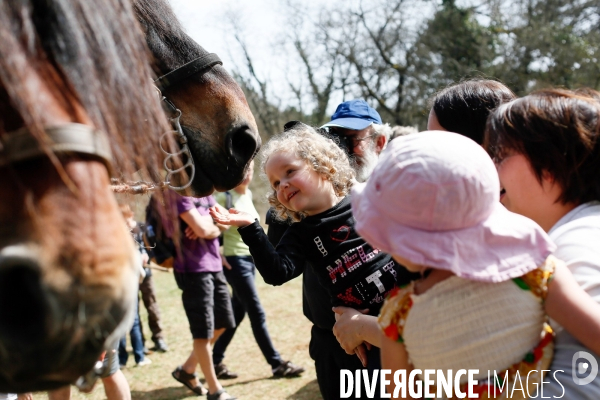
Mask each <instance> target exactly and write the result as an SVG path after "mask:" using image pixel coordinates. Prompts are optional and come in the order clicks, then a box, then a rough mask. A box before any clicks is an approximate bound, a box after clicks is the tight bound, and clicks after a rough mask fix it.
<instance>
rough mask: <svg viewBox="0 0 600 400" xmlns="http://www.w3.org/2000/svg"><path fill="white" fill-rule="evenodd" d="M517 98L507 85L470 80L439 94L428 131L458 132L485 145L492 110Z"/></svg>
mask: <svg viewBox="0 0 600 400" xmlns="http://www.w3.org/2000/svg"><path fill="white" fill-rule="evenodd" d="M516 98H517V96H515V94H514V93H513V92H512V91H511V90H510V89H509V88H508V87H506V86H505V85H504V84H502V83H500V82H498V81H494V80H490V79H470V80H466V81H463V82H459V83H456V84H454V85H452V86H449V87H447V88H445V89H443V90H441V91H440V92H438V93H437V94H436V95H435V97H434V98H433V99H432V101H431V111H430V112H429V119H428V120H427V130H443V131H450V132H455V133H459V134H461V135H463V136H466V137H468V138H470V139H473V140H474V141H475V142H477V143H479V144H482V143H483V132H484V131H485V123H486V121H487V117H488V115H489V114H490V112H491V111H493V110H495V109H496V108H497V107H498V106H499V105H500V104H502V103H506V102H509V101H511V100H514V99H516Z"/></svg>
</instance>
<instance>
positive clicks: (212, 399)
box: [206, 389, 237, 400]
mask: <svg viewBox="0 0 600 400" xmlns="http://www.w3.org/2000/svg"><path fill="white" fill-rule="evenodd" d="M224 394H225V395H227V397H223V398H222V397H221V396H222V395H224ZM206 398H207V399H208V400H236V399H237V397H231V395H230V394H229V393H227V392H226V391H225V389H219V390H217V391H216V392H214V393H213V394H210V393H209V394H208V395H207V396H206Z"/></svg>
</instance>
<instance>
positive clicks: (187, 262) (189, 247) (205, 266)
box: [173, 196, 223, 272]
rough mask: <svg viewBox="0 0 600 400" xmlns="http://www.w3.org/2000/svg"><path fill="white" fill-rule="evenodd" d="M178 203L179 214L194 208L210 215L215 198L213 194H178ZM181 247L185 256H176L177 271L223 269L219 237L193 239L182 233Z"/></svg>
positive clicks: (201, 213)
mask: <svg viewBox="0 0 600 400" xmlns="http://www.w3.org/2000/svg"><path fill="white" fill-rule="evenodd" d="M176 205H177V215H181V214H183V213H184V212H186V211H189V210H192V209H194V208H195V209H196V210H198V212H199V213H200V215H209V212H208V208H209V207H211V206H213V205H215V199H214V198H213V197H212V196H207V197H202V198H199V199H196V198H194V197H184V196H177V199H176ZM180 222H183V221H180ZM181 249H182V255H183V257H182V258H181V257H179V256H175V262H174V263H173V269H174V270H175V272H218V271H221V270H222V269H223V264H222V262H221V255H220V254H219V238H214V239H195V240H193V239H188V238H187V237H185V235H182V238H181Z"/></svg>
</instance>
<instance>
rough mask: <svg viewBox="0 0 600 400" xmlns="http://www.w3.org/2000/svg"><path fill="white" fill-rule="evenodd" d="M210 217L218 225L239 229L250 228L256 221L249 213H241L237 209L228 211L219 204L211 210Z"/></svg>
mask: <svg viewBox="0 0 600 400" xmlns="http://www.w3.org/2000/svg"><path fill="white" fill-rule="evenodd" d="M210 216H211V217H212V218H213V219H214V220H215V222H216V223H217V224H222V225H231V226H237V227H238V228H243V227H245V226H248V225H250V224H252V223H254V220H255V218H254V217H253V216H252V215H250V214H248V213H247V212H244V211H239V210H236V209H235V208H230V209H229V210H227V209H225V208H224V207H222V206H220V205H219V204H216V205H214V206H213V207H211V208H210Z"/></svg>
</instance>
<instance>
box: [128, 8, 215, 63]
mask: <svg viewBox="0 0 600 400" xmlns="http://www.w3.org/2000/svg"><path fill="white" fill-rule="evenodd" d="M134 10H135V13H136V15H137V18H138V20H139V21H140V23H141V25H142V27H143V29H144V31H145V34H146V43H147V44H148V47H149V48H150V51H151V52H152V54H153V56H154V59H155V62H156V64H157V67H158V68H159V70H160V72H161V73H162V74H165V73H167V72H170V71H172V70H174V69H176V68H179V67H181V66H182V65H184V64H186V63H188V62H190V61H192V60H194V59H196V58H198V57H201V56H203V55H205V54H207V53H208V52H207V51H206V50H204V49H203V48H202V47H201V46H200V45H199V44H198V43H196V42H195V41H194V40H193V39H192V38H191V37H190V36H188V35H187V34H186V33H185V32H184V30H183V27H182V26H181V24H180V22H179V21H178V20H177V17H176V16H175V14H174V12H173V10H172V9H171V8H170V6H169V5H168V4H167V3H166V2H165V1H164V0H138V1H136V2H135V3H134Z"/></svg>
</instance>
